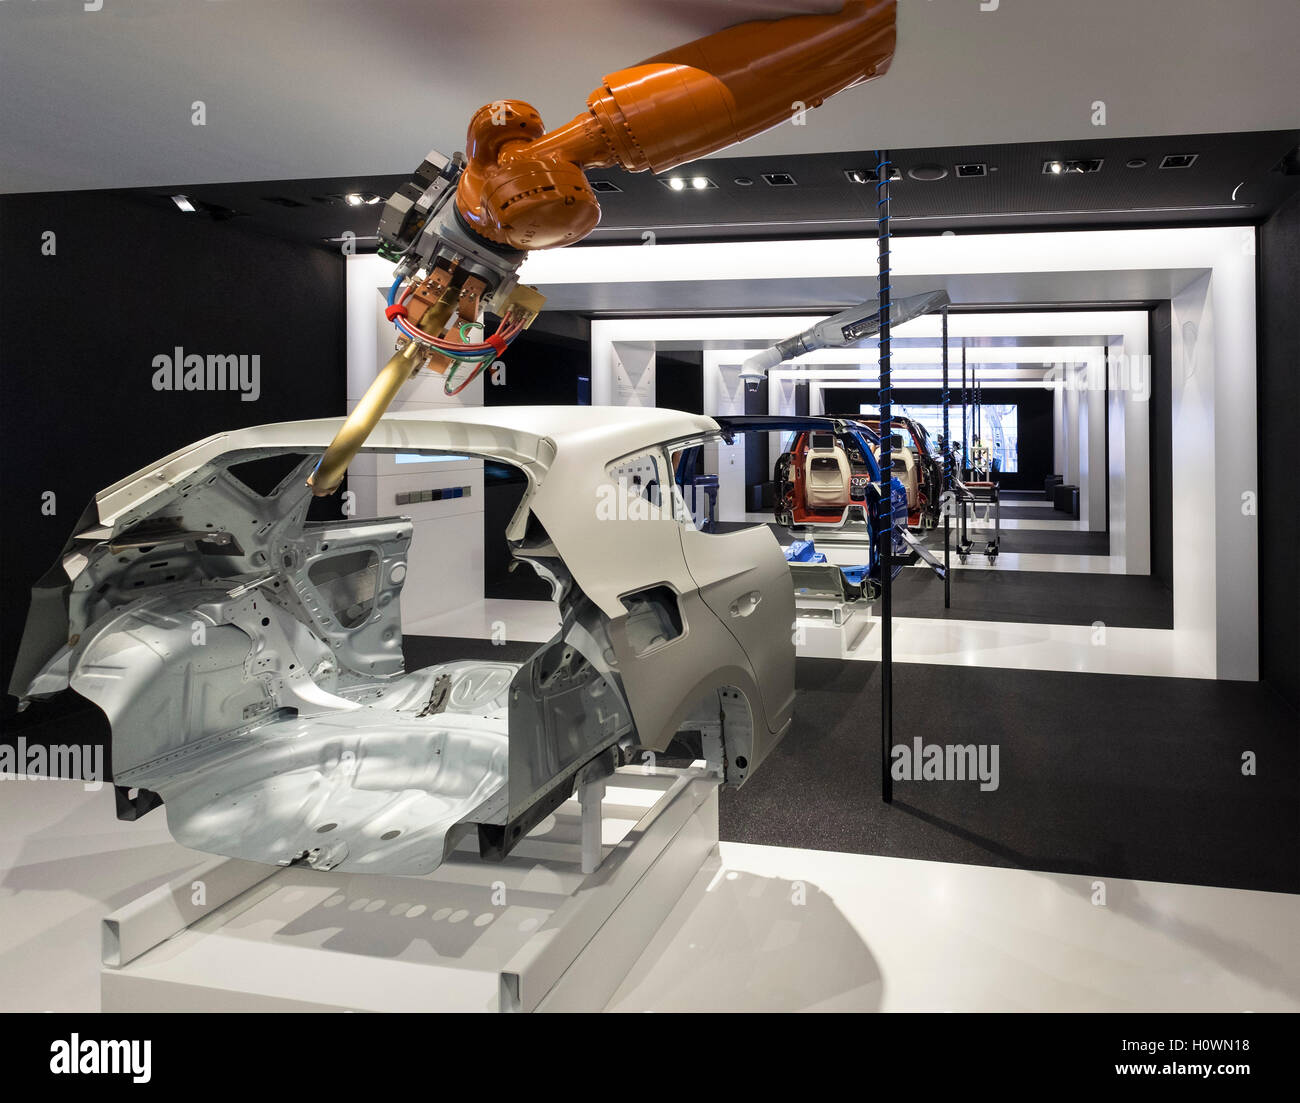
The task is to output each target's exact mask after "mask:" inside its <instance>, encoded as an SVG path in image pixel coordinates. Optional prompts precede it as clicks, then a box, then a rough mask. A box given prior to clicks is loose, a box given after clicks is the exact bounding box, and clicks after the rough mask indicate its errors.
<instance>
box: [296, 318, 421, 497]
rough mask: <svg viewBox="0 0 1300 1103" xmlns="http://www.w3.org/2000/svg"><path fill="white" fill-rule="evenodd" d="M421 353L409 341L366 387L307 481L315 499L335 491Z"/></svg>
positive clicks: (418, 346)
mask: <svg viewBox="0 0 1300 1103" xmlns="http://www.w3.org/2000/svg"><path fill="white" fill-rule="evenodd" d="M425 351H426V350H425V348H424V346H423V345H421V344H420V342H419V341H409V342H408V343H407V344H406V347H405V348H402V349H400V350H399V351H398V352H396V353H394V354H393V356H392V358H391V359H390V360H389V361H388V363H387V364H385V365H384V366H383V368H382V369H381V370H380V372H379V374H378V375H377V376H375V378H374V381H373V382H372V383H371V384H370V386H369V387H367V388H366V393H365V394H364V395H362V396H361V401H360V402H358V403H357V406H356V409H355V410H353V411H352V413H350V414H349V415H348V419H347V421H345V422H344V423H343V427H342V428H341V429H339V431H338V432H337V433H336V434H335V435H334V439H333V440H332V441H330V446H329V447H328V448H327V449H326V450H325V455H323V456H322V457H321V460H320V463H318V464H317V465H316V470H315V471H313V472H312V474H311V477H310V478H309V479H308V480H307V485H308V486H310V487H311V492H312V494H314V495H315V496H316V497H317V498H324V497H327V496H328V495H330V494H333V493H334V491H336V490H338V488H339V484H340V483H342V482H343V476H344V474H345V473H346V472H347V469H348V464H350V463H351V462H352V460H353V458H354V457H355V456H356V454H357V453H358V452H359V451H361V446H362V445H363V444H365V443H366V438H367V437H368V436H370V434H371V432H372V431H373V430H374V428H375V425H376V424H377V423H378V422H379V419H380V418H381V417H383V416H384V412H385V411H386V410H387V409H388V407H389V405H390V404H391V403H392V401H393V399H394V398H396V397H397V392H398V391H400V390H401V389H402V384H404V383H405V382H406V381H407V380H408V379H410V378H411V376H412V375H414V374H415V373H416V372H417V371H419V369H420V364H421V362H422V361H423V359H424V354H425Z"/></svg>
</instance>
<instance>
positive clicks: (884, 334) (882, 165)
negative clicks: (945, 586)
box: [876, 150, 894, 804]
mask: <svg viewBox="0 0 1300 1103" xmlns="http://www.w3.org/2000/svg"><path fill="white" fill-rule="evenodd" d="M889 173H890V162H889V153H888V152H887V151H886V150H878V151H877V153H876V252H877V258H878V264H879V267H878V269H877V273H876V284H877V296H878V298H879V301H880V377H879V379H878V381H877V385H876V386H877V389H876V401H877V403H878V405H879V408H880V481H881V494H880V497H879V517H878V520H877V533H878V539H879V542H880V546H879V552H878V554H879V560H880V627H881V635H880V797H881V800H883V801H884V802H885V803H886V804H888V803H890V802H891V801H892V800H893V799H894V784H893V777H892V775H891V774H890V772H889V767H890V758H891V757H892V755H891V752H892V750H893V743H894V670H893V661H894V641H893V632H892V624H891V617H892V613H893V607H892V601H891V590H892V582H893V568H894V564H893V548H894V492H893V487H894V457H893V452H892V450H891V447H890V446H891V442H892V437H893V426H892V420H893V410H892V409H891V403H892V396H891V394H890V373H889Z"/></svg>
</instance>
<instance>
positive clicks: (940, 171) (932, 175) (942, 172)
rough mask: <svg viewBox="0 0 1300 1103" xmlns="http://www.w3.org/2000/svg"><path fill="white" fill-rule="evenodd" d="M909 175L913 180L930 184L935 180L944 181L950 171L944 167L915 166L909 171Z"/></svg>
mask: <svg viewBox="0 0 1300 1103" xmlns="http://www.w3.org/2000/svg"><path fill="white" fill-rule="evenodd" d="M907 175H908V176H910V177H911V178H912V179H913V180H924V181H926V182H929V181H933V180H942V179H943V178H944V177H945V176H947V175H948V170H947V169H946V168H944V167H943V166H942V165H913V166H912V167H911V168H910V169H908V170H907Z"/></svg>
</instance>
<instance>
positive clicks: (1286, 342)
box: [1257, 197, 1300, 707]
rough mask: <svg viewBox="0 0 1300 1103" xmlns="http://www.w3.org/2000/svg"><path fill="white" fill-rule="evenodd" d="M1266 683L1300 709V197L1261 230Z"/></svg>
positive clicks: (1261, 466)
mask: <svg viewBox="0 0 1300 1103" xmlns="http://www.w3.org/2000/svg"><path fill="white" fill-rule="evenodd" d="M1257 259H1258V264H1259V268H1258V271H1259V296H1258V301H1259V314H1258V323H1259V345H1258V348H1259V359H1258V388H1259V390H1258V395H1259V610H1260V614H1259V648H1260V676H1261V678H1262V679H1263V680H1264V681H1265V682H1267V683H1268V684H1269V685H1271V686H1273V687H1274V688H1275V689H1277V691H1278V692H1279V693H1281V694H1282V695H1283V696H1284V697H1285V698H1286V699H1287V700H1288V701H1289V702H1290V703H1291V704H1292V705H1294V706H1296V707H1300V637H1298V635H1297V632H1298V631H1300V585H1297V580H1296V573H1297V570H1298V569H1300V564H1297V557H1298V554H1300V553H1297V548H1298V547H1300V543H1297V541H1300V532H1298V531H1297V523H1296V515H1297V508H1298V507H1297V504H1296V471H1297V466H1298V465H1297V460H1296V455H1297V453H1296V428H1297V426H1300V197H1293V198H1292V199H1291V200H1290V202H1288V203H1287V204H1286V205H1285V206H1284V207H1282V209H1281V210H1279V211H1278V212H1277V213H1276V214H1275V215H1273V217H1272V218H1270V219H1269V220H1268V221H1267V222H1266V223H1264V225H1263V226H1262V227H1261V228H1260V231H1259V249H1258V251H1257Z"/></svg>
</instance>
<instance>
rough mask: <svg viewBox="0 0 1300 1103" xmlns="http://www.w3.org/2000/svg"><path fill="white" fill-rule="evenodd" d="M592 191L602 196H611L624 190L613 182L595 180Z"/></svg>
mask: <svg viewBox="0 0 1300 1103" xmlns="http://www.w3.org/2000/svg"><path fill="white" fill-rule="evenodd" d="M591 190H592V191H594V192H600V193H601V194H602V195H609V194H612V193H614V192H621V191H622V190H623V189H622V188H620V187H619V186H618V185H617V184H615V183H614V181H613V180H593V181H592V182H591Z"/></svg>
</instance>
